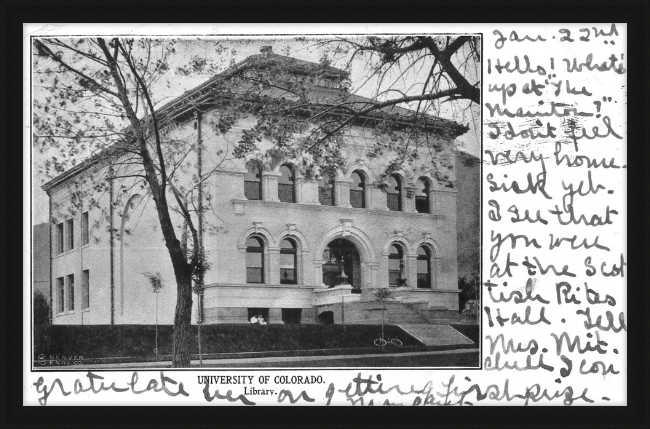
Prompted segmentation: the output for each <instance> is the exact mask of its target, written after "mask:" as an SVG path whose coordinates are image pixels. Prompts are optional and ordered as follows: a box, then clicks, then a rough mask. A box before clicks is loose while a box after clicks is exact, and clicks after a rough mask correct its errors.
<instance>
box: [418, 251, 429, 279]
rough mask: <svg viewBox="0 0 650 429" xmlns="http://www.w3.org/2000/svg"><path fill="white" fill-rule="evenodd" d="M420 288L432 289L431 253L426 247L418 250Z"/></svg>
mask: <svg viewBox="0 0 650 429" xmlns="http://www.w3.org/2000/svg"><path fill="white" fill-rule="evenodd" d="M418 288H421V289H422V288H424V289H430V288H431V252H430V251H429V249H427V248H426V247H424V246H420V247H419V248H418Z"/></svg>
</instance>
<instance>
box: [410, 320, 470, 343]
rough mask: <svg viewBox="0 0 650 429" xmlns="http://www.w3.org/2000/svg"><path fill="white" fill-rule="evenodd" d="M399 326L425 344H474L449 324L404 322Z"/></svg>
mask: <svg viewBox="0 0 650 429" xmlns="http://www.w3.org/2000/svg"><path fill="white" fill-rule="evenodd" d="M399 327H400V328H402V329H403V330H405V331H406V332H408V333H409V334H410V335H411V336H413V337H414V338H415V339H417V340H418V341H420V342H421V343H423V344H424V345H426V346H449V345H458V344H474V342H473V341H472V340H470V339H469V338H467V337H466V336H465V335H463V334H461V333H460V332H458V331H457V330H455V329H454V328H452V327H451V326H449V325H431V324H428V325H422V324H417V325H415V324H404V325H399Z"/></svg>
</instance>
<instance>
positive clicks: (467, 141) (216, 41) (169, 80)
mask: <svg viewBox="0 0 650 429" xmlns="http://www.w3.org/2000/svg"><path fill="white" fill-rule="evenodd" d="M323 40H325V39H322V38H321V39H314V38H312V39H308V40H298V39H296V38H295V37H293V36H291V37H284V38H277V37H275V38H263V37H260V36H254V37H249V38H242V37H238V38H237V39H233V38H224V37H219V38H210V37H202V38H192V39H181V40H178V41H177V42H176V54H174V56H173V57H172V58H171V61H170V68H169V70H168V71H167V73H166V74H165V75H164V76H163V79H162V80H161V81H160V82H161V83H160V85H161V87H160V89H158V90H157V91H152V92H153V93H154V94H155V95H156V96H157V100H156V101H157V102H158V103H159V104H158V105H159V106H160V105H162V104H164V103H166V102H168V101H170V100H172V99H174V98H176V97H178V96H180V95H182V94H183V92H185V91H188V90H190V89H192V88H194V87H196V86H198V85H199V84H201V83H203V82H205V81H206V80H208V79H209V78H210V77H211V75H209V74H206V73H199V74H193V75H190V76H186V75H185V74H183V73H182V72H180V71H179V68H181V67H186V66H187V64H189V63H190V62H191V60H192V58H193V57H194V56H200V57H202V58H206V59H209V60H210V61H211V62H212V63H213V64H214V65H215V66H216V68H217V70H219V71H220V70H224V69H226V68H227V67H228V66H229V65H230V64H232V63H233V62H234V63H238V62H240V61H242V60H244V59H245V58H247V57H249V56H250V55H256V54H259V53H260V48H262V47H263V46H269V45H270V46H272V49H273V52H274V53H277V54H280V55H286V56H290V57H294V58H297V59H301V60H305V61H310V62H315V63H318V62H319V61H320V60H321V58H322V57H323V56H324V55H326V56H327V57H328V58H329V59H330V60H332V63H331V65H332V66H334V67H338V68H344V67H345V65H346V64H347V63H348V61H347V56H345V55H341V54H338V55H337V54H334V53H332V52H331V48H328V47H325V48H323V47H322V46H319V45H318V42H319V41H323ZM477 70H480V68H479V67H477V69H476V70H467V72H466V73H468V74H469V75H472V74H475V73H478V71H477ZM349 71H350V79H351V83H352V88H351V92H353V93H356V94H358V95H362V96H365V97H368V98H373V95H374V91H376V88H377V81H376V80H368V79H367V76H368V70H367V66H366V61H365V59H360V60H356V61H354V62H352V63H351V68H350V70H349ZM426 73H428V68H426V69H425V68H424V67H422V68H417V69H416V68H414V69H412V70H411V71H410V72H407V73H406V74H405V75H404V76H403V77H402V78H401V80H400V81H397V82H396V83H395V88H396V89H399V90H404V89H405V88H413V87H412V85H413V83H417V82H419V81H423V80H424V77H425V76H426ZM167 84H168V85H167ZM37 93H38V91H35V92H34V94H37ZM34 96H37V95H34ZM468 106H469V103H464V102H455V103H454V104H452V103H441V104H439V108H440V110H439V112H440V116H441V117H443V118H446V119H453V120H455V121H457V122H459V123H461V124H465V125H468V126H469V127H470V129H469V131H468V132H467V133H465V134H464V135H462V136H460V137H459V138H458V139H457V146H458V148H459V149H460V150H462V151H465V152H468V153H470V154H472V155H475V156H479V154H480V109H479V107H478V106H477V105H472V106H469V107H468ZM32 156H33V158H32V159H33V164H32V166H33V168H32V171H33V182H32V184H33V194H32V201H33V212H32V213H33V223H34V224H39V223H42V222H47V216H48V197H47V194H46V193H45V191H43V190H42V189H41V186H42V185H43V184H44V183H45V182H47V181H48V180H50V179H51V177H44V176H42V175H39V174H38V173H37V170H38V168H37V167H38V166H39V165H40V164H41V163H42V162H44V160H45V159H46V158H47V157H49V156H52V153H51V152H45V153H40V152H39V151H37V150H33V151H32Z"/></svg>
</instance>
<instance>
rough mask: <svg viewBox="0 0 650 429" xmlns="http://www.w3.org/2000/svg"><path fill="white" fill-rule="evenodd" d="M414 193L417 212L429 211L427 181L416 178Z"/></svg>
mask: <svg viewBox="0 0 650 429" xmlns="http://www.w3.org/2000/svg"><path fill="white" fill-rule="evenodd" d="M416 185H417V191H416V194H415V210H417V212H418V213H429V182H427V181H425V180H424V179H418V181H417V183H416Z"/></svg>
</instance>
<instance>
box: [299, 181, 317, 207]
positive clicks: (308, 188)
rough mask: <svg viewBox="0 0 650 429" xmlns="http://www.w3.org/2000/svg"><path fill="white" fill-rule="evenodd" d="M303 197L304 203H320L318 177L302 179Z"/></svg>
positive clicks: (302, 201)
mask: <svg viewBox="0 0 650 429" xmlns="http://www.w3.org/2000/svg"><path fill="white" fill-rule="evenodd" d="M301 194H302V199H301V200H300V202H301V203H303V204H320V202H319V201H318V180H316V179H306V178H303V179H302V190H301Z"/></svg>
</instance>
